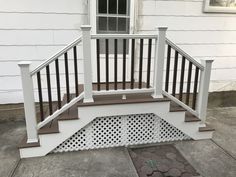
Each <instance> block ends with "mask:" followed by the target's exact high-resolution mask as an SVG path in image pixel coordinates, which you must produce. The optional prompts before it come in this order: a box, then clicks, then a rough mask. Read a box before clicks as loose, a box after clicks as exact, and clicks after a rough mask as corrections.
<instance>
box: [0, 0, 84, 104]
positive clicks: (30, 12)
mask: <svg viewBox="0 0 236 177" xmlns="http://www.w3.org/2000/svg"><path fill="white" fill-rule="evenodd" d="M0 5H1V6H0V21H1V23H0V51H1V52H0V103H13V102H22V90H21V80H20V70H19V67H18V66H17V63H18V62H19V61H22V60H29V61H32V62H33V63H32V68H34V67H36V66H37V65H38V64H40V63H41V62H42V61H44V60H45V59H47V58H49V57H50V56H51V55H53V54H54V53H55V52H57V51H58V50H60V49H61V48H63V47H64V46H65V45H67V44H68V43H70V42H72V41H73V40H74V39H75V38H77V37H78V36H79V35H80V34H81V32H80V26H81V25H82V24H87V23H88V22H87V20H88V10H87V9H88V8H87V1H85V0H70V1H68V0H60V1H58V0H47V1H41V0H34V1H32V0H21V1H20V2H19V1H17V0H0ZM80 48H81V47H80ZM79 51H80V49H79ZM78 53H79V52H78ZM79 59H80V60H79V65H80V66H81V62H82V61H81V55H79ZM71 62H72V61H71ZM61 67H63V66H61ZM51 70H52V73H53V68H52V69H51ZM79 70H80V79H81V73H82V69H81V68H79ZM42 77H44V76H42ZM52 77H53V75H52ZM71 79H72V80H73V78H71ZM44 81H45V79H44ZM62 82H63V81H62ZM44 85H45V83H43V86H44ZM63 89H64V88H63ZM52 90H55V79H53V78H52ZM45 92H46V90H45ZM36 97H37V95H36Z"/></svg>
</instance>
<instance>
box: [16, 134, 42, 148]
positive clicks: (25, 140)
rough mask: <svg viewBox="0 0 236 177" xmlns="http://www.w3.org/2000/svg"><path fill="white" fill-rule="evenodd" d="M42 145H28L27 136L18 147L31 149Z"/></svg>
mask: <svg viewBox="0 0 236 177" xmlns="http://www.w3.org/2000/svg"><path fill="white" fill-rule="evenodd" d="M39 146H40V143H39V142H37V143H27V136H24V138H23V139H22V141H21V142H20V144H19V145H18V148H31V147H39Z"/></svg>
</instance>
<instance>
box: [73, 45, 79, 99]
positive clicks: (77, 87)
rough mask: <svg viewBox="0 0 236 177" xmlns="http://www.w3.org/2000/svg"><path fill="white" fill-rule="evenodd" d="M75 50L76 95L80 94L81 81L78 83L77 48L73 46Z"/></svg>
mask: <svg viewBox="0 0 236 177" xmlns="http://www.w3.org/2000/svg"><path fill="white" fill-rule="evenodd" d="M73 52H74V70H75V96H76V97H77V96H79V83H78V65H77V49H76V46H74V48H73Z"/></svg>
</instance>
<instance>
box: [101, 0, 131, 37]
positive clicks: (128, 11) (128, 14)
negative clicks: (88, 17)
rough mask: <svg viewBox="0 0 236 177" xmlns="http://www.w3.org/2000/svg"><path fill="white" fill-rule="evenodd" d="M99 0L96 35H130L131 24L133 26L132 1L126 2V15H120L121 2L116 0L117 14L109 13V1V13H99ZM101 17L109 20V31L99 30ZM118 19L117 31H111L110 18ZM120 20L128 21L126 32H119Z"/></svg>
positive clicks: (107, 27)
mask: <svg viewBox="0 0 236 177" xmlns="http://www.w3.org/2000/svg"><path fill="white" fill-rule="evenodd" d="M98 1H99V0H96V33H97V34H130V24H131V0H126V14H119V3H118V1H119V0H116V3H117V5H116V14H112V13H109V0H106V1H107V3H106V5H107V12H106V13H99V2H98ZM99 17H106V18H107V26H106V29H107V30H99ZM111 17H113V18H117V19H116V30H109V18H111ZM118 18H125V19H126V30H125V31H119V30H118V28H119V27H118V23H119V22H118Z"/></svg>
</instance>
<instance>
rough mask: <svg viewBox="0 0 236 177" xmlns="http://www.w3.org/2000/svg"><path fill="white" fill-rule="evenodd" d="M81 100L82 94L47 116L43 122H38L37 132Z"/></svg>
mask: <svg viewBox="0 0 236 177" xmlns="http://www.w3.org/2000/svg"><path fill="white" fill-rule="evenodd" d="M83 98H84V92H82V93H81V94H80V95H79V96H77V97H75V98H74V99H72V100H71V101H70V102H69V103H67V104H65V105H64V106H62V108H61V109H58V110H57V111H55V112H54V113H53V114H52V115H50V116H48V117H47V118H46V119H45V120H44V121H42V122H40V123H39V124H38V125H37V129H38V130H39V129H40V128H42V127H43V126H44V125H46V124H47V123H49V122H51V121H52V120H54V119H55V118H57V117H58V116H59V115H60V114H62V113H63V112H64V111H66V110H68V109H69V108H70V107H71V106H73V105H75V104H76V103H77V102H79V101H80V100H82V99H83Z"/></svg>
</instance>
